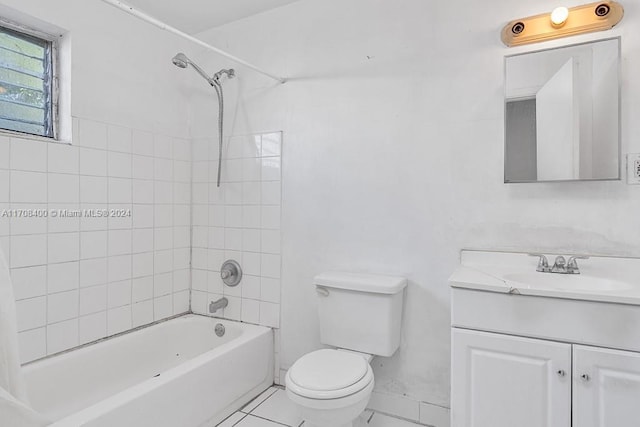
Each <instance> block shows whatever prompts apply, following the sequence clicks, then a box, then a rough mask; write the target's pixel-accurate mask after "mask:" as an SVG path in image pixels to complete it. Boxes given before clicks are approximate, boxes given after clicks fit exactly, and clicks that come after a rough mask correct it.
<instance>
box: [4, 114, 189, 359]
mask: <svg viewBox="0 0 640 427" xmlns="http://www.w3.org/2000/svg"><path fill="white" fill-rule="evenodd" d="M190 181H191V150H190V144H189V141H188V140H186V139H180V138H174V137H171V136H167V135H160V134H152V133H149V132H143V131H140V130H135V129H129V128H124V127H119V126H115V125H110V124H106V123H99V122H95V121H90V120H84V119H74V138H73V144H72V145H67V144H61V143H55V142H48V141H43V140H41V139H40V140H38V139H28V138H0V241H1V243H2V248H3V250H4V253H5V256H6V258H7V261H8V262H9V265H10V267H11V276H12V279H13V284H14V291H15V296H16V300H17V310H18V329H19V339H20V350H21V355H22V359H23V362H27V361H30V360H34V359H37V358H40V357H43V356H46V355H49V354H53V353H56V352H59V351H62V350H65V349H69V348H72V347H75V346H78V345H80V344H83V343H87V342H91V341H94V340H97V339H100V338H103V337H105V336H109V335H113V334H116V333H119V332H122V331H125V330H128V329H131V328H134V327H137V326H140V325H144V324H147V323H151V322H153V321H155V320H159V319H163V318H166V317H170V316H172V315H174V314H178V313H183V312H186V311H188V310H189V287H190V275H189V260H190V259H189V258H190V217H191V206H190V202H191V200H190V196H191V187H190ZM16 209H22V210H26V211H27V212H29V210H31V211H33V210H43V211H46V212H47V213H48V217H30V218H29V217H15V216H14V217H10V215H11V212H9V214H7V210H16ZM102 209H107V210H110V209H115V210H121V212H122V213H124V216H121V217H115V216H112V217H108V218H107V217H95V216H94V217H90V216H88V215H87V214H86V212H84V213H83V212H82V211H83V210H94V212H97V210H102ZM65 210H66V213H67V215H70V216H71V217H66V218H63V217H61V212H65ZM53 212H56V214H57V216H56V217H54V216H53V215H54V214H53ZM76 212H78V213H76ZM128 212H130V216H129V215H128ZM27 215H28V214H27ZM75 215H79V216H75Z"/></svg>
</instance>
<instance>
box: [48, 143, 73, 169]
mask: <svg viewBox="0 0 640 427" xmlns="http://www.w3.org/2000/svg"><path fill="white" fill-rule="evenodd" d="M47 165H48V167H47V170H48V171H49V172H55V173H69V174H78V173H79V166H80V150H79V149H78V147H74V146H73V145H68V144H62V143H55V142H52V143H49V144H48V162H47Z"/></svg>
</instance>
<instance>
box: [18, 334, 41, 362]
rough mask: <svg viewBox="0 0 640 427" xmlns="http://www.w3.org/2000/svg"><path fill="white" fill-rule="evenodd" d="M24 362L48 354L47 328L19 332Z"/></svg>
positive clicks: (21, 355) (21, 356) (19, 343)
mask: <svg viewBox="0 0 640 427" xmlns="http://www.w3.org/2000/svg"><path fill="white" fill-rule="evenodd" d="M18 345H19V347H20V358H21V359H22V363H27V362H31V361H33V360H36V359H40V358H42V357H45V356H46V355H47V329H46V328H39V329H33V330H30V331H25V332H20V333H19V334H18Z"/></svg>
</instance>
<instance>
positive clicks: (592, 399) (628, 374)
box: [573, 345, 640, 427]
mask: <svg viewBox="0 0 640 427" xmlns="http://www.w3.org/2000/svg"><path fill="white" fill-rule="evenodd" d="M573 376H574V386H573V425H574V427H638V426H639V425H640V354H638V353H631V352H626V351H617V350H609V349H604V348H594V347H584V346H579V345H576V346H574V350H573Z"/></svg>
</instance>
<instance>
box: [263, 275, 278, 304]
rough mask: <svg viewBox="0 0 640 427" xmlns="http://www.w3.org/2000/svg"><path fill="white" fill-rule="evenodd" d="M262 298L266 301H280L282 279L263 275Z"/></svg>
mask: <svg viewBox="0 0 640 427" xmlns="http://www.w3.org/2000/svg"><path fill="white" fill-rule="evenodd" d="M260 299H261V300H262V301H265V302H272V303H276V304H279V303H280V280H279V279H272V278H269V277H262V278H261V281H260Z"/></svg>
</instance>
